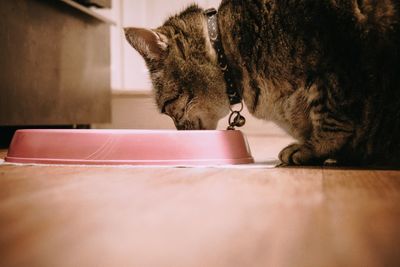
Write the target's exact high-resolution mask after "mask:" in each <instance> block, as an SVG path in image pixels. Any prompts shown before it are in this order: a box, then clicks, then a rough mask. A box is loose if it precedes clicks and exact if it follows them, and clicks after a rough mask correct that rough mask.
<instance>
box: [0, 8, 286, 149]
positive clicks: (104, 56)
mask: <svg viewBox="0 0 400 267" xmlns="http://www.w3.org/2000/svg"><path fill="white" fill-rule="evenodd" d="M196 2H197V3H198V5H199V6H201V7H203V8H204V9H206V8H210V7H215V8H218V6H219V4H220V0H197V1H196ZM191 3H193V1H192V0H169V1H165V0H18V1H1V2H0V15H1V17H2V24H1V25H0V45H1V46H2V47H1V49H0V62H1V70H0V80H1V81H2V83H1V85H0V86H1V94H0V133H1V134H0V146H3V147H4V146H7V145H8V142H9V140H10V138H11V136H12V134H13V132H14V131H15V130H16V129H20V128H114V129H159V128H161V129H174V125H173V123H172V120H171V119H170V118H168V117H167V116H165V115H160V114H159V113H158V111H157V108H156V106H155V103H154V100H153V97H152V93H151V92H152V91H151V83H150V80H149V75H148V71H147V69H146V66H145V63H144V61H143V59H142V58H141V56H140V55H139V54H138V53H137V52H136V51H135V50H134V49H133V48H131V47H130V45H129V44H128V43H127V42H126V41H125V37H124V34H123V30H122V28H123V27H128V26H134V27H148V28H156V27H158V26H160V25H162V24H163V22H164V21H165V20H166V19H167V18H168V17H169V16H171V15H174V14H176V13H178V12H180V11H182V10H183V9H184V8H185V7H187V6H188V5H189V4H191ZM246 117H247V120H248V123H247V124H246V126H245V127H244V128H243V131H244V132H246V133H248V134H265V133H268V134H272V135H284V133H283V132H282V131H281V130H280V129H278V128H277V127H276V126H274V125H273V124H271V123H267V122H264V121H260V120H257V119H254V118H251V116H250V115H247V116H246ZM226 126H227V118H225V119H223V120H221V121H220V125H219V129H225V128H226Z"/></svg>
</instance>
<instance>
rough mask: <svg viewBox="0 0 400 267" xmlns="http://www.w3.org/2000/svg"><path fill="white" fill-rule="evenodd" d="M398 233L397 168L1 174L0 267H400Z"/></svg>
mask: <svg viewBox="0 0 400 267" xmlns="http://www.w3.org/2000/svg"><path fill="white" fill-rule="evenodd" d="M259 141H263V143H268V142H269V143H270V144H272V141H271V140H269V139H264V140H259ZM257 142H258V141H257ZM253 144H254V142H253ZM254 147H256V146H255V144H254V146H253V147H252V148H254ZM253 150H254V149H253ZM399 224H400V172H399V171H392V170H355V169H325V168H275V169H213V168H193V169H183V168H181V169H179V168H176V169H172V168H162V169H160V168H112V167H78V166H65V167H64V166H62V167H60V166H58V167H49V166H10V165H1V166H0V266H283V267H284V266H399V265H400V249H399V246H398V244H399V240H400V227H399Z"/></svg>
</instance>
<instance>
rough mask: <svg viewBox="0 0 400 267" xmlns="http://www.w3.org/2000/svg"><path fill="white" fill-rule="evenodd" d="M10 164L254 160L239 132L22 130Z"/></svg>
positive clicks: (12, 147)
mask: <svg viewBox="0 0 400 267" xmlns="http://www.w3.org/2000/svg"><path fill="white" fill-rule="evenodd" d="M5 161H6V162H12V163H43V164H91V165H93V164H94V165H184V166H186V165H224V164H247V163H253V162H254V160H253V157H252V156H251V153H250V149H249V146H248V143H247V140H246V139H245V137H244V136H243V134H242V132H240V131H164V130H156V131H153V130H19V131H17V132H16V133H15V135H14V137H13V140H12V142H11V145H10V148H9V150H8V154H7V156H6V158H5Z"/></svg>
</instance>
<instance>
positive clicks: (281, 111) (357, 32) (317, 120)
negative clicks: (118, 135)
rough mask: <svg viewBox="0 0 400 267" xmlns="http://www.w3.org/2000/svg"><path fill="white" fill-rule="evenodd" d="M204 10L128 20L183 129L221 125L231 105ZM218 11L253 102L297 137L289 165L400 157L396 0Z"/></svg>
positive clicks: (159, 94)
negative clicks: (152, 20)
mask: <svg viewBox="0 0 400 267" xmlns="http://www.w3.org/2000/svg"><path fill="white" fill-rule="evenodd" d="M206 13H207V12H205V11H204V10H203V9H201V8H199V7H198V6H197V5H191V6H189V7H188V8H187V9H186V10H184V11H183V12H181V13H180V14H178V15H176V16H173V17H170V18H169V19H168V20H167V21H166V22H165V23H164V25H162V26H161V27H159V28H157V29H152V30H151V29H143V28H125V35H126V38H127V40H128V41H129V43H130V44H131V45H132V46H133V47H134V48H135V49H136V50H137V51H138V52H139V53H140V54H141V55H142V56H143V57H144V59H145V61H146V63H147V66H148V68H149V71H150V75H151V79H152V83H153V87H154V91H155V98H156V102H157V105H158V107H159V109H160V111H161V112H162V113H165V114H167V115H169V116H170V117H171V118H172V119H173V120H174V122H175V125H176V127H177V128H178V129H215V128H216V125H217V122H218V120H219V119H221V118H222V117H224V116H226V115H227V114H228V113H229V111H230V102H229V98H228V95H227V92H226V91H227V87H228V84H227V81H226V76H225V75H224V71H223V69H221V67H220V62H219V60H218V57H219V56H220V54H221V51H219V52H218V51H217V50H216V46H215V43H214V42H213V40H211V39H210V31H211V28H210V26H209V19H210V17H209V15H207V14H206ZM215 16H216V19H217V25H218V29H217V30H218V35H219V39H220V40H221V42H222V48H223V50H224V52H223V55H222V56H225V57H226V61H227V66H228V67H229V70H230V73H231V74H232V75H231V76H232V77H233V83H234V84H235V86H236V87H237V89H238V90H239V92H240V95H241V96H242V98H243V101H244V103H245V105H246V106H247V107H248V109H249V111H250V112H251V113H252V114H253V115H254V116H255V117H257V118H262V119H265V120H272V121H274V122H276V123H277V124H278V125H279V126H281V127H282V128H283V129H285V130H286V131H287V132H288V133H289V134H290V135H292V136H293V137H294V138H296V139H297V140H298V143H295V144H292V145H289V146H288V147H286V148H284V149H283V150H282V152H281V153H280V155H279V158H280V160H281V161H282V163H283V164H288V165H310V164H322V163H323V162H324V161H325V160H326V159H335V160H337V162H338V164H343V165H355V164H357V165H359V164H362V165H365V164H384V165H387V164H390V165H392V164H397V163H399V159H400V1H398V0H324V1H322V0H321V1H309V0H223V1H222V3H221V5H220V7H219V9H218V13H217V14H216V15H215Z"/></svg>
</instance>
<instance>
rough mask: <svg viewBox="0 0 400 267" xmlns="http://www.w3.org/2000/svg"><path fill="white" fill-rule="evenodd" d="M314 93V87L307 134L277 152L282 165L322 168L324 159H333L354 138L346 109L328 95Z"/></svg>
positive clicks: (352, 124)
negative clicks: (300, 141) (317, 166)
mask: <svg viewBox="0 0 400 267" xmlns="http://www.w3.org/2000/svg"><path fill="white" fill-rule="evenodd" d="M315 91H316V88H314V93H313V92H312V91H311V92H310V97H309V103H308V104H309V118H310V121H311V127H312V128H311V129H310V134H309V136H308V137H306V138H305V141H304V142H302V143H295V144H291V145H289V146H287V147H286V148H284V149H283V150H282V151H281V152H280V154H279V159H280V160H281V162H282V163H283V164H284V165H322V164H323V163H324V162H325V160H327V159H336V156H337V154H338V152H339V151H341V150H343V147H344V146H346V145H347V144H348V142H349V140H350V139H351V138H352V136H353V135H354V132H355V129H354V123H353V122H352V120H351V119H349V117H348V116H346V115H345V114H344V113H343V110H348V106H347V105H346V106H344V105H343V103H340V102H338V101H336V99H334V97H333V96H332V94H331V93H330V92H327V91H325V92H324V93H325V94H321V93H316V92H315ZM336 103H340V104H336ZM338 105H340V107H338Z"/></svg>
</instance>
